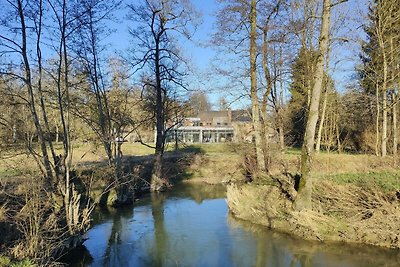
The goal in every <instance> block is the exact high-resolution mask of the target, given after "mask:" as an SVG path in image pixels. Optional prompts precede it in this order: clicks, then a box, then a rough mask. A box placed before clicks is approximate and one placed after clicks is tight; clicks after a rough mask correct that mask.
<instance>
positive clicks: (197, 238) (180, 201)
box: [68, 185, 400, 267]
mask: <svg viewBox="0 0 400 267" xmlns="http://www.w3.org/2000/svg"><path fill="white" fill-rule="evenodd" d="M224 196H225V188H224V187H223V186H221V187H216V186H206V185H177V187H176V188H175V190H173V191H171V192H167V193H162V194H150V195H148V196H146V197H144V198H143V199H141V200H139V201H137V202H136V203H135V205H134V206H131V207H125V208H119V209H108V210H99V211H98V212H97V213H96V216H95V219H94V227H93V228H92V229H91V230H90V231H89V232H88V234H87V238H88V240H87V241H86V242H85V243H84V245H85V248H86V251H82V250H81V251H77V252H76V253H75V255H74V256H73V257H70V258H71V259H75V261H73V260H69V261H68V262H69V263H70V264H71V266H135V267H136V266H257V267H258V266H271V267H272V266H273V267H279V266H293V267H311V266H313V267H314V266H327V267H330V266H346V267H355V266H400V254H399V251H393V250H385V249H378V248H375V247H368V246H351V245H347V244H346V245H345V244H343V245H338V244H323V243H318V242H307V241H304V240H300V239H296V238H293V237H291V236H289V235H285V234H280V233H277V232H274V231H270V230H268V229H267V228H265V227H262V226H257V225H254V224H251V223H248V222H244V221H241V220H237V219H235V218H233V217H232V216H231V215H230V214H229V213H228V209H227V205H226V202H225V200H224V199H223V198H224Z"/></svg>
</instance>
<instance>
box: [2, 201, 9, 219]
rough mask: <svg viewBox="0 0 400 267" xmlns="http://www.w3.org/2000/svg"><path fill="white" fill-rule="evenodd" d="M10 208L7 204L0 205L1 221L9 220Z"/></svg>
mask: <svg viewBox="0 0 400 267" xmlns="http://www.w3.org/2000/svg"><path fill="white" fill-rule="evenodd" d="M7 212H8V208H7V205H6V204H3V205H0V222H4V221H6V220H7Z"/></svg>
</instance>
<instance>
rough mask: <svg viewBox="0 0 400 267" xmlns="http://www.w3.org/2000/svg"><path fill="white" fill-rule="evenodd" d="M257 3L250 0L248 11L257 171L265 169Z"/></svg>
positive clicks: (251, 92)
mask: <svg viewBox="0 0 400 267" xmlns="http://www.w3.org/2000/svg"><path fill="white" fill-rule="evenodd" d="M256 8H257V4H256V0H252V1H251V13H250V25H251V31H250V83H251V85H250V87H251V88H250V95H251V110H252V117H253V128H254V135H255V139H256V140H255V141H256V157H257V169H258V171H265V160H264V154H263V150H262V125H261V120H260V108H259V103H258V95H257V70H256V64H257V63H256V56H257V55H256V53H257V51H256V50H257V44H256V39H257V31H256V27H257V10H256Z"/></svg>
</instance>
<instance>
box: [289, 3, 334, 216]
mask: <svg viewBox="0 0 400 267" xmlns="http://www.w3.org/2000/svg"><path fill="white" fill-rule="evenodd" d="M330 16H331V3H330V0H324V3H323V11H322V24H321V31H320V37H319V47H318V54H317V63H316V68H315V73H314V86H313V90H312V95H311V101H310V108H309V112H308V118H307V125H306V131H305V135H304V143H303V147H302V151H301V178H300V183H299V188H298V195H297V197H296V200H295V208H296V209H297V210H302V209H310V208H311V193H312V175H311V168H312V163H313V155H314V141H315V129H316V126H317V122H318V113H319V102H320V96H321V91H322V83H323V78H324V67H325V62H326V55H327V51H328V45H329V32H330Z"/></svg>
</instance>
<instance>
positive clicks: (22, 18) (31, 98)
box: [17, 0, 53, 190]
mask: <svg viewBox="0 0 400 267" xmlns="http://www.w3.org/2000/svg"><path fill="white" fill-rule="evenodd" d="M17 5H18V7H17V10H18V15H19V18H20V23H21V32H22V45H21V55H22V58H23V64H24V72H25V84H26V86H27V88H28V95H29V108H30V111H31V114H32V117H33V121H34V124H35V128H36V132H37V134H38V137H39V142H40V148H41V150H42V157H43V161H41V162H42V164H43V165H44V168H45V171H46V177H45V183H46V186H47V187H48V188H49V189H51V190H53V184H52V181H53V172H52V168H51V163H50V159H49V154H48V152H47V146H46V138H45V136H44V132H43V129H42V126H41V124H40V120H39V116H38V114H37V110H36V104H35V96H34V92H33V86H32V75H31V69H30V63H29V59H28V51H27V35H26V30H27V26H26V25H25V15H24V8H23V4H22V1H21V0H18V3H17Z"/></svg>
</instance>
